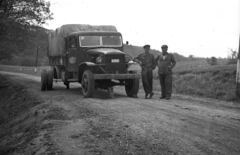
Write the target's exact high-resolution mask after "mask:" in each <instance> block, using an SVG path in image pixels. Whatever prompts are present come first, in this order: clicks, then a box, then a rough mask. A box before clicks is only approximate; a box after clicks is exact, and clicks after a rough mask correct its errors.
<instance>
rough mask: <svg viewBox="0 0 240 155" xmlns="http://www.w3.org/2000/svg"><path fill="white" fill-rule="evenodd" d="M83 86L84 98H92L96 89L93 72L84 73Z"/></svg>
mask: <svg viewBox="0 0 240 155" xmlns="http://www.w3.org/2000/svg"><path fill="white" fill-rule="evenodd" d="M81 85H82V92H83V96H84V98H88V97H92V96H93V93H94V87H95V82H94V77H93V73H92V71H90V70H86V71H85V72H84V73H83V76H82V83H81Z"/></svg>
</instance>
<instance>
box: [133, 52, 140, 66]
mask: <svg viewBox="0 0 240 155" xmlns="http://www.w3.org/2000/svg"><path fill="white" fill-rule="evenodd" d="M140 55H141V54H139V55H138V56H137V57H135V58H134V59H133V61H135V62H137V63H139V64H140V65H141V64H142V61H141V57H140Z"/></svg>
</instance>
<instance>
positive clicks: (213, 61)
mask: <svg viewBox="0 0 240 155" xmlns="http://www.w3.org/2000/svg"><path fill="white" fill-rule="evenodd" d="M206 60H207V63H208V64H210V65H211V66H214V65H217V64H218V62H217V58H216V57H211V58H207V59H206Z"/></svg>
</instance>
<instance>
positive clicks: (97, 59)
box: [96, 56, 103, 64]
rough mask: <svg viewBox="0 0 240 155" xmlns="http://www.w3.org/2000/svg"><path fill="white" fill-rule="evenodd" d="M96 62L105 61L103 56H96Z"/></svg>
mask: <svg viewBox="0 0 240 155" xmlns="http://www.w3.org/2000/svg"><path fill="white" fill-rule="evenodd" d="M96 62H97V63H98V64H100V63H102V62H103V58H102V56H99V57H97V58H96Z"/></svg>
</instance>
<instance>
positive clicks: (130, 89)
mask: <svg viewBox="0 0 240 155" xmlns="http://www.w3.org/2000/svg"><path fill="white" fill-rule="evenodd" d="M138 89H139V79H130V80H127V81H126V85H125V91H126V94H127V96H129V97H134V96H135V95H137V93H138Z"/></svg>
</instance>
